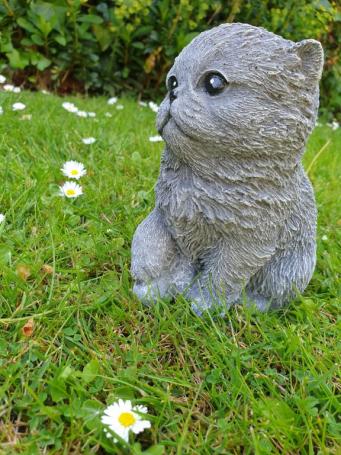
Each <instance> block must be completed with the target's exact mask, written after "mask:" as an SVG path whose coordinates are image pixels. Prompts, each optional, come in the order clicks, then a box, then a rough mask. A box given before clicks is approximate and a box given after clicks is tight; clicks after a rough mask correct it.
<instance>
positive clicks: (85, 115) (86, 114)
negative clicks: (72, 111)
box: [76, 111, 88, 118]
mask: <svg viewBox="0 0 341 455" xmlns="http://www.w3.org/2000/svg"><path fill="white" fill-rule="evenodd" d="M76 115H78V117H84V118H85V117H87V116H88V113H87V112H85V111H77V112H76Z"/></svg>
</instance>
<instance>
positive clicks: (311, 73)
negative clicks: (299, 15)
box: [292, 39, 324, 82]
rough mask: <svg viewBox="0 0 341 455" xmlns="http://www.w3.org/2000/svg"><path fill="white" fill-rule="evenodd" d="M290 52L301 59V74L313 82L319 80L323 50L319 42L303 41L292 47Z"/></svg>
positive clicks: (312, 40)
mask: <svg viewBox="0 0 341 455" xmlns="http://www.w3.org/2000/svg"><path fill="white" fill-rule="evenodd" d="M292 51H293V52H295V53H296V55H297V56H298V57H299V58H300V59H301V62H302V72H303V74H304V75H305V76H306V77H307V78H308V79H312V80H314V81H315V82H318V81H319V80H320V79H321V75H322V69H323V60H324V59H323V48H322V46H321V43H320V42H319V41H316V40H314V39H304V40H303V41H300V42H299V43H296V44H295V45H294V46H293V47H292Z"/></svg>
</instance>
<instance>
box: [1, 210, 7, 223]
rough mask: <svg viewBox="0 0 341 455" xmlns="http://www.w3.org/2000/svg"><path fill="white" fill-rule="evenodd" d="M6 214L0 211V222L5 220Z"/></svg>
mask: <svg viewBox="0 0 341 455" xmlns="http://www.w3.org/2000/svg"><path fill="white" fill-rule="evenodd" d="M5 218H6V216H5V215H4V214H3V213H0V224H1V223H3V222H4V221H5Z"/></svg>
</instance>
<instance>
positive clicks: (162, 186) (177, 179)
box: [156, 167, 234, 228]
mask: <svg viewBox="0 0 341 455" xmlns="http://www.w3.org/2000/svg"><path fill="white" fill-rule="evenodd" d="M227 199H228V196H227V194H226V188H223V187H222V186H221V185H219V183H218V182H208V181H206V180H204V179H203V178H201V177H199V176H197V175H195V174H194V173H193V172H191V171H190V170H189V169H188V168H180V169H177V170H174V169H169V168H167V167H165V168H163V169H161V172H160V177H159V180H158V183H157V186H156V203H157V205H158V207H159V208H160V209H161V210H162V211H163V212H164V214H165V215H166V217H167V218H168V219H169V221H171V220H172V223H173V224H176V225H179V226H181V224H184V225H187V226H188V225H195V226H196V225H207V224H210V225H212V224H215V223H217V222H219V221H221V222H223V223H226V222H229V221H231V220H232V219H233V217H234V215H233V213H232V211H231V210H229V207H228V201H227ZM192 228H193V227H192Z"/></svg>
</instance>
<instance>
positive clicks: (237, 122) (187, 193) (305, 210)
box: [131, 23, 323, 314]
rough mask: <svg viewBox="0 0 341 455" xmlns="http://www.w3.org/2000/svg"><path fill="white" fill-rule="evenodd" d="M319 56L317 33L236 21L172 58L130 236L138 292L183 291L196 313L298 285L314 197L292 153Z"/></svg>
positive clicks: (308, 109) (314, 95) (312, 106)
mask: <svg viewBox="0 0 341 455" xmlns="http://www.w3.org/2000/svg"><path fill="white" fill-rule="evenodd" d="M322 67H323V50H322V47H321V44H320V43H319V42H317V41H314V40H311V39H307V40H303V41H301V42H299V43H294V42H292V41H288V40H286V39H284V38H282V37H280V36H277V35H275V34H273V33H270V32H268V31H266V30H264V29H262V28H258V27H253V26H251V25H247V24H237V23H236V24H224V25H221V26H219V27H215V28H213V29H211V30H209V31H206V32H204V33H201V34H200V35H198V36H197V37H196V38H195V39H194V40H193V41H192V42H191V43H190V44H189V45H188V46H186V47H185V48H184V49H183V50H182V52H181V53H180V54H179V56H178V57H177V58H176V59H175V62H174V65H173V67H172V68H171V70H170V71H169V73H168V76H167V88H168V94H167V96H166V97H165V99H164V100H163V102H162V104H161V105H160V108H159V111H158V114H157V128H158V131H159V133H160V134H161V135H162V137H163V139H164V141H165V143H166V146H165V149H164V152H163V156H162V161H161V168H160V175H159V179H158V182H157V185H156V204H155V208H154V210H153V211H152V212H151V213H150V215H149V216H148V217H147V218H146V219H145V220H144V221H143V222H142V223H141V224H140V225H139V226H138V228H137V230H136V232H135V234H134V238H133V242H132V267H131V272H132V276H133V279H134V280H135V285H134V292H135V294H136V295H137V296H138V297H139V298H140V299H141V300H142V301H144V302H152V301H155V300H156V299H157V298H158V297H161V298H162V297H169V296H175V295H176V294H177V293H183V294H184V295H185V297H186V298H188V299H189V300H190V301H191V302H192V306H193V308H194V310H195V311H196V312H198V313H199V314H200V313H202V311H204V310H206V309H209V308H210V307H211V306H212V305H213V304H220V305H223V306H225V307H229V306H230V305H231V304H234V303H237V302H239V301H242V299H243V298H246V299H247V300H248V301H250V302H254V303H255V304H256V305H257V306H258V308H259V309H260V310H265V309H267V308H269V307H280V306H282V305H284V304H286V303H288V302H289V301H290V299H292V298H293V297H294V296H295V295H296V293H297V292H302V291H303V290H304V289H305V287H306V286H307V284H308V282H309V280H310V278H311V276H312V273H313V270H314V267H315V260H316V241H315V231H316V206H315V201H314V194H313V190H312V187H311V184H310V182H309V180H308V177H307V176H306V174H305V172H304V170H303V167H302V163H301V158H302V155H303V153H304V149H305V145H306V141H307V138H308V136H309V134H310V133H311V131H312V129H313V127H314V125H315V121H316V116H317V109H318V103H319V88H318V84H319V80H320V78H321V73H322Z"/></svg>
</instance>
